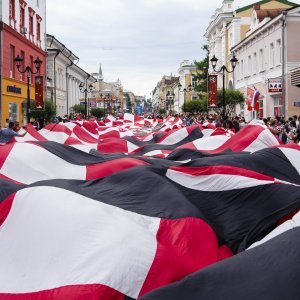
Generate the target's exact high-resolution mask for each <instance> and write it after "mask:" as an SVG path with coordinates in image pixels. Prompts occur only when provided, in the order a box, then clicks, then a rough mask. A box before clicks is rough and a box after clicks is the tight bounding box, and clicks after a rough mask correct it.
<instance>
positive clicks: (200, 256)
mask: <svg viewBox="0 0 300 300" xmlns="http://www.w3.org/2000/svg"><path fill="white" fill-rule="evenodd" d="M156 238H157V244H158V245H157V250H156V255H155V258H154V261H153V263H152V266H151V268H150V270H149V272H148V275H147V277H146V280H145V282H144V284H143V287H142V289H141V291H140V294H139V296H141V295H143V294H145V293H148V292H150V291H151V290H154V289H156V288H159V287H162V286H164V285H167V284H170V283H172V282H175V281H178V280H180V279H182V278H184V277H185V276H187V275H189V274H191V273H193V272H195V271H197V270H199V269H202V268H204V267H206V266H208V265H210V264H213V263H215V262H217V261H219V259H220V258H222V259H223V258H226V257H230V256H232V253H231V252H230V251H227V252H226V251H224V249H222V250H221V253H220V251H219V245H218V240H217V237H216V234H215V233H214V231H213V230H212V228H211V227H210V226H209V225H208V224H207V223H206V222H204V221H203V220H201V219H198V218H184V219H179V220H167V219H162V220H161V223H160V227H159V229H158V232H157V236H156Z"/></svg>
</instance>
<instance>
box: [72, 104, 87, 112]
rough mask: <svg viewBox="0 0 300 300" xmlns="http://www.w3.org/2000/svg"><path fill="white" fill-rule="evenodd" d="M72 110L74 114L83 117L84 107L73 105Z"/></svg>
mask: <svg viewBox="0 0 300 300" xmlns="http://www.w3.org/2000/svg"><path fill="white" fill-rule="evenodd" d="M72 110H73V112H74V113H77V114H83V115H85V105H82V104H75V105H74V106H73V107H72Z"/></svg>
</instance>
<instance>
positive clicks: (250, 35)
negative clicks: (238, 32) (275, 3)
mask: <svg viewBox="0 0 300 300" xmlns="http://www.w3.org/2000/svg"><path fill="white" fill-rule="evenodd" d="M299 7H300V5H299V4H297V5H296V6H295V7H291V8H288V9H286V10H283V11H282V12H281V14H282V13H283V12H284V11H286V12H289V11H292V10H294V9H297V8H299ZM281 14H279V15H278V16H276V17H275V18H273V19H271V20H269V21H268V22H267V23H265V24H264V25H262V26H261V27H259V28H257V29H256V30H254V31H253V32H252V33H251V34H249V35H248V36H247V37H245V38H244V39H243V40H242V41H240V42H239V43H238V44H236V45H234V46H233V47H232V48H231V51H235V49H236V48H238V47H240V46H241V45H242V44H244V43H246V42H247V41H249V39H251V38H252V37H253V36H254V35H255V34H257V32H258V31H259V30H264V29H265V28H266V27H267V26H269V25H270V23H271V22H277V21H276V20H278V18H279V16H280V15H281Z"/></svg>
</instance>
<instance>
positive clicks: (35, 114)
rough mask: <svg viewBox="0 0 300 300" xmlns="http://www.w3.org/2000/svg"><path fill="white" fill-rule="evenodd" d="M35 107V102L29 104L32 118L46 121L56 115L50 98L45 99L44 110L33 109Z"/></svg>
mask: <svg viewBox="0 0 300 300" xmlns="http://www.w3.org/2000/svg"><path fill="white" fill-rule="evenodd" d="M35 107H36V105H35V103H34V102H33V103H32V104H31V109H32V110H31V114H30V117H31V118H34V119H45V120H46V121H47V122H50V121H51V120H52V119H53V118H54V117H55V116H56V108H55V105H54V104H53V103H52V101H50V100H46V101H45V109H44V110H34V108H35Z"/></svg>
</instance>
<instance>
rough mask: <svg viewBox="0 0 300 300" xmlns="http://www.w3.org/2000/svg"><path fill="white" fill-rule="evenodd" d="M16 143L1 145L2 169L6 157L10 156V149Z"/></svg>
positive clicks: (0, 159) (0, 162)
mask: <svg viewBox="0 0 300 300" xmlns="http://www.w3.org/2000/svg"><path fill="white" fill-rule="evenodd" d="M14 145H15V143H8V144H5V145H0V171H1V168H2V167H3V165H4V163H5V160H6V158H7V157H8V155H9V153H10V151H11V150H12V148H13V147H14Z"/></svg>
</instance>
